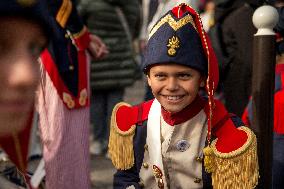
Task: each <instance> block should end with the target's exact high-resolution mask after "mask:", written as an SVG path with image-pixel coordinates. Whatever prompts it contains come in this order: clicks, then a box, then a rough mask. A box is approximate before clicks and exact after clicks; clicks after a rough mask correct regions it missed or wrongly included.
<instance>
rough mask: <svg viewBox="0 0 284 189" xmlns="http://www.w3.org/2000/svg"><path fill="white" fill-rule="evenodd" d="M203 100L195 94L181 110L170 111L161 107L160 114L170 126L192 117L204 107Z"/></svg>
mask: <svg viewBox="0 0 284 189" xmlns="http://www.w3.org/2000/svg"><path fill="white" fill-rule="evenodd" d="M204 105H205V100H204V99H203V98H201V97H200V96H197V97H196V98H195V100H194V101H193V102H192V103H191V104H190V105H188V106H187V107H185V108H184V109H183V110H182V111H180V112H177V113H170V112H168V111H166V110H165V109H164V108H162V116H163V118H164V120H165V122H166V123H167V124H169V125H171V126H174V125H177V124H180V123H183V122H185V121H187V120H189V119H190V118H192V117H194V116H195V115H196V114H198V113H199V112H200V110H202V109H203V108H204Z"/></svg>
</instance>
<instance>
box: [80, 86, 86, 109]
mask: <svg viewBox="0 0 284 189" xmlns="http://www.w3.org/2000/svg"><path fill="white" fill-rule="evenodd" d="M87 98H88V92H87V89H83V90H82V91H81V92H80V98H79V104H80V105H81V106H85V105H86V103H87Z"/></svg>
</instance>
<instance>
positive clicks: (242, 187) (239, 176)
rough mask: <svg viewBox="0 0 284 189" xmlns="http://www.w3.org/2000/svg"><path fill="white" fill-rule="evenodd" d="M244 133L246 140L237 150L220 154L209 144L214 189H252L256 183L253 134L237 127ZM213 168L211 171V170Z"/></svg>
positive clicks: (255, 142)
mask: <svg viewBox="0 0 284 189" xmlns="http://www.w3.org/2000/svg"><path fill="white" fill-rule="evenodd" d="M238 129H241V130H243V131H245V132H246V134H247V136H248V139H247V141H246V143H245V144H244V145H243V146H242V147H240V148H239V149H237V150H235V151H232V152H230V153H221V152H219V151H218V150H217V149H216V142H217V140H218V139H216V140H214V141H213V142H212V144H211V149H212V152H213V153H212V154H213V155H212V154H211V155H212V156H210V157H209V158H210V161H212V162H213V164H211V167H209V169H210V168H211V170H212V185H213V188H214V189H252V188H255V187H256V185H257V183H258V178H259V173H258V159H257V141H256V136H255V134H254V133H253V132H252V131H251V130H250V129H249V128H247V127H244V126H242V127H239V128H238ZM212 167H213V169H212Z"/></svg>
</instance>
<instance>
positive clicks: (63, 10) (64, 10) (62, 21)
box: [56, 0, 72, 28]
mask: <svg viewBox="0 0 284 189" xmlns="http://www.w3.org/2000/svg"><path fill="white" fill-rule="evenodd" d="M71 11H72V2H71V1H70V0H63V2H62V4H61V7H60V9H59V11H58V12H57V14H56V21H57V22H58V24H59V25H60V26H61V27H62V28H65V26H66V23H67V20H68V18H69V15H70V14H71Z"/></svg>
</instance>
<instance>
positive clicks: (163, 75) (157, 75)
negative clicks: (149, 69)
mask: <svg viewBox="0 0 284 189" xmlns="http://www.w3.org/2000/svg"><path fill="white" fill-rule="evenodd" d="M165 77H166V75H165V74H155V78H157V79H164V78H165Z"/></svg>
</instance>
